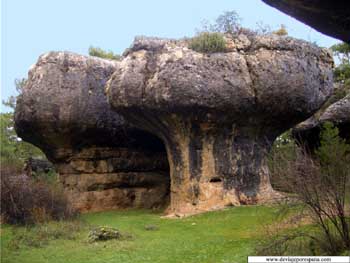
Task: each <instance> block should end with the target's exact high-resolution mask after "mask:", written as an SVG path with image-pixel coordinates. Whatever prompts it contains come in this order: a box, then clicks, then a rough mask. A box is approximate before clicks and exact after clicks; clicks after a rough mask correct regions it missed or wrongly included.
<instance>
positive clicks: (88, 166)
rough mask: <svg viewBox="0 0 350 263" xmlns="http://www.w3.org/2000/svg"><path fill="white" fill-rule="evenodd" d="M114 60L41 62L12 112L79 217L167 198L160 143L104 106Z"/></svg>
mask: <svg viewBox="0 0 350 263" xmlns="http://www.w3.org/2000/svg"><path fill="white" fill-rule="evenodd" d="M116 69H117V63H116V62H114V61H109V60H103V59H99V58H93V57H86V56H81V55H77V54H74V53H70V52H50V53H48V54H44V55H42V56H41V57H40V58H39V60H38V62H37V63H36V64H35V65H34V66H33V67H32V68H31V70H30V72H29V76H28V81H27V83H26V85H25V87H24V90H23V94H22V95H21V96H20V97H19V99H18V102H17V108H16V112H15V128H16V131H17V133H18V135H19V136H20V137H21V138H22V139H24V140H25V141H28V142H30V143H33V144H34V145H36V146H38V147H39V148H41V149H42V150H43V151H44V152H45V154H46V155H47V157H48V158H49V160H50V161H51V162H53V163H54V165H55V167H56V169H57V171H58V172H59V178H60V181H61V182H62V183H63V185H64V187H65V190H66V192H67V193H68V194H69V197H70V200H71V201H72V203H73V205H74V206H75V207H76V208H78V209H80V210H81V211H92V210H93V211H97V210H106V209H114V208H124V207H145V208H151V207H159V206H164V205H166V203H167V200H168V196H169V183H170V182H169V174H168V169H169V168H168V163H167V159H166V158H167V157H166V153H165V149H164V146H163V144H162V142H161V141H160V140H159V139H158V138H156V137H155V136H153V135H151V134H149V133H147V132H143V131H140V130H138V129H135V128H134V127H132V126H131V125H128V124H127V123H126V122H125V120H124V119H123V118H122V117H121V116H120V115H118V114H116V113H115V112H112V110H111V109H110V106H109V105H108V103H107V99H106V95H105V93H104V86H105V84H106V82H107V80H108V79H109V77H110V76H111V75H112V73H113V72H114V71H115V70H116Z"/></svg>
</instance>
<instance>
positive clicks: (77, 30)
mask: <svg viewBox="0 0 350 263" xmlns="http://www.w3.org/2000/svg"><path fill="white" fill-rule="evenodd" d="M229 10H235V11H236V12H237V13H238V14H239V16H240V17H241V18H242V24H243V26H245V27H251V28H252V27H255V26H256V23H257V22H259V21H262V22H263V23H264V24H268V25H270V26H271V27H272V28H277V27H278V25H280V24H284V25H286V27H287V30H288V32H289V35H291V36H293V37H296V38H302V39H305V40H308V41H312V42H316V43H317V44H318V45H320V46H324V47H329V46H331V45H333V44H334V43H337V42H339V41H338V40H336V39H333V38H330V37H327V36H325V35H322V34H320V33H318V32H316V31H315V30H313V29H311V28H310V27H308V26H306V25H304V24H302V23H300V22H298V21H297V20H295V19H293V18H291V17H289V16H287V15H285V14H283V13H281V12H279V11H277V10H275V9H274V8H272V7H270V6H267V5H265V4H264V3H263V2H262V1H260V0H176V1H174V0H173V1H164V0H163V1H161V0H147V1H146V0H143V1H142V0H138V1H136V0H127V1H118V0H98V1H97V0H1V97H2V99H6V98H8V97H9V96H10V95H15V94H16V92H15V86H14V79H16V78H22V77H26V76H27V72H28V69H29V67H30V66H31V65H32V64H34V63H35V62H36V60H37V58H38V56H39V55H41V54H43V53H45V52H48V51H51V50H70V51H73V52H77V53H81V54H87V50H88V48H89V46H90V45H93V46H98V47H101V48H103V49H109V50H112V51H114V52H116V53H122V52H123V50H124V49H125V48H127V47H128V46H129V45H130V44H131V42H132V41H133V38H134V37H135V36H136V35H148V36H159V37H169V38H180V37H184V36H192V35H194V34H195V32H196V31H195V30H196V28H199V27H200V25H201V21H203V20H204V19H208V20H214V19H215V18H216V17H217V16H219V15H220V14H222V13H223V12H224V11H229ZM1 111H2V112H4V111H8V108H6V107H4V106H1Z"/></svg>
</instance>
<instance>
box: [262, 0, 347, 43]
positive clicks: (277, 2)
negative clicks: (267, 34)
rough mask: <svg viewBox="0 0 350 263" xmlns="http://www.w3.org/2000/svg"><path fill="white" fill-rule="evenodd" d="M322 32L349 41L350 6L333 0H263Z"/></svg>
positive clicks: (344, 2) (345, 2)
mask: <svg viewBox="0 0 350 263" xmlns="http://www.w3.org/2000/svg"><path fill="white" fill-rule="evenodd" d="M263 2H265V3H266V4H268V5H270V6H272V7H275V8H277V9H278V10H280V11H282V12H284V13H286V14H288V15H290V16H292V17H294V18H296V19H298V20H300V21H301V22H303V23H305V24H307V25H309V26H311V27H313V28H315V29H316V30H318V31H320V32H322V33H323V34H326V35H329V36H332V37H335V38H338V39H341V40H343V41H344V42H347V43H350V6H349V3H348V2H347V1H333V0H308V1H303V0H283V1H281V0H263Z"/></svg>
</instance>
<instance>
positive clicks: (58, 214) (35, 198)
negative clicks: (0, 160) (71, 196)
mask: <svg viewBox="0 0 350 263" xmlns="http://www.w3.org/2000/svg"><path fill="white" fill-rule="evenodd" d="M76 214H77V212H76V211H75V210H74V209H72V208H71V207H70V205H69V203H68V200H67V199H66V197H65V195H64V192H63V190H62V189H61V187H60V185H58V183H57V181H55V182H49V181H46V180H45V178H37V179H34V178H31V177H28V176H26V175H23V174H16V171H14V170H12V169H10V168H9V167H1V216H2V219H3V220H4V221H5V222H6V223H10V224H33V223H41V222H46V221H49V220H60V219H67V218H71V217H74V216H75V215H76Z"/></svg>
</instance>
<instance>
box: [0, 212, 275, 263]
mask: <svg viewBox="0 0 350 263" xmlns="http://www.w3.org/2000/svg"><path fill="white" fill-rule="evenodd" d="M275 211H276V209H275V208H271V207H264V206H251V207H235V208H230V209H227V210H224V211H217V212H210V213H205V214H201V215H196V216H192V217H189V218H184V219H162V218H160V214H159V213H152V212H150V211H140V210H137V211H135V210H131V211H111V212H101V213H90V214H85V215H83V216H82V218H81V220H82V221H85V222H87V223H88V224H89V225H90V224H91V225H93V226H111V227H116V228H118V229H120V230H121V231H122V232H127V233H130V234H132V236H133V238H132V239H128V240H121V241H106V242H98V243H92V244H91V243H88V242H87V236H88V232H89V229H88V228H82V229H79V230H77V236H76V237H75V238H71V237H70V238H69V239H65V238H64V237H62V238H58V239H55V240H52V241H49V242H48V243H47V244H44V245H41V246H40V247H38V248H35V247H31V246H30V247H29V246H26V245H24V246H20V248H17V249H16V248H14V247H13V242H14V241H16V240H13V238H14V237H16V238H17V236H16V233H18V232H19V231H23V227H22V228H19V227H10V226H2V229H1V240H2V242H1V259H2V260H1V262H2V263H29V262H30V263H34V262H35V263H42V262H50V263H59V262H60V263H61V262H62V263H63V262H64V263H70V262H71V263H73V262H74V263H92V262H94V263H109V262H123V263H124V262H169V263H170V262H227V263H228V262H246V260H247V259H246V258H247V256H248V255H251V254H252V253H253V251H254V247H255V244H256V240H257V239H259V238H261V237H263V235H264V227H263V226H264V224H268V223H271V222H273V221H274V218H275ZM147 225H155V226H157V227H158V228H159V229H158V230H154V231H149V230H146V229H145V226H147ZM71 231H73V230H71Z"/></svg>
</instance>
